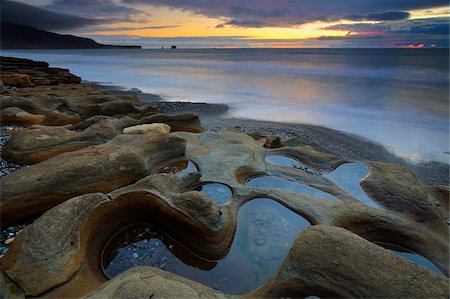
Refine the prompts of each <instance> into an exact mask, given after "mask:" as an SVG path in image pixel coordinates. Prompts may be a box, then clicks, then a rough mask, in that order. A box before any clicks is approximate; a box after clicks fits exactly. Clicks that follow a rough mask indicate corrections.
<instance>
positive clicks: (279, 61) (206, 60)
mask: <svg viewBox="0 0 450 299" xmlns="http://www.w3.org/2000/svg"><path fill="white" fill-rule="evenodd" d="M448 54H449V53H448V50H445V49H442V50H441V49H426V50H417V49H218V50H214V49H177V50H153V49H144V50H33V51H2V55H6V56H16V57H25V58H31V59H37V60H45V61H48V62H49V63H50V64H51V65H52V66H57V67H65V68H69V69H70V70H71V71H72V72H73V73H75V74H77V75H79V76H81V77H82V78H83V79H85V80H88V81H93V82H100V83H105V84H112V85H119V86H123V87H125V88H132V87H136V88H138V89H140V90H142V91H144V92H148V93H154V94H159V95H162V96H163V97H165V98H166V99H169V100H184V101H194V102H208V103H225V104H229V105H230V106H231V108H232V109H231V112H230V114H231V116H236V117H245V118H252V119H259V120H270V121H283V122H294V123H309V124H316V125H322V126H326V127H330V128H334V129H337V130H342V131H346V132H351V133H355V134H358V135H361V136H364V137H367V138H369V139H372V140H375V141H378V142H381V143H383V144H384V145H387V146H388V148H389V149H391V150H392V151H393V152H395V153H396V154H398V155H400V156H402V157H405V158H408V159H410V160H413V161H418V160H436V161H442V162H446V163H448V162H449V158H450V155H449V154H448V153H449V152H450V150H449V120H448V117H449V69H448V68H449V56H448Z"/></svg>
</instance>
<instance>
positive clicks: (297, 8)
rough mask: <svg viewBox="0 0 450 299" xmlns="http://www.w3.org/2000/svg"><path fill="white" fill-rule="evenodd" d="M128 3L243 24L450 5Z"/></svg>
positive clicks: (378, 15) (286, 0) (399, 14)
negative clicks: (170, 8) (169, 8)
mask: <svg viewBox="0 0 450 299" xmlns="http://www.w3.org/2000/svg"><path fill="white" fill-rule="evenodd" d="M122 1H123V2H124V3H128V4H143V5H145V4H148V5H160V6H169V7H174V8H179V9H184V10H189V11H193V12H195V13H198V14H202V15H206V16H209V17H221V18H225V19H226V21H227V22H228V24H230V25H233V26H240V27H262V26H268V27H269V26H271V27H275V26H276V27H292V26H295V25H299V24H304V23H308V22H314V21H337V20H342V19H348V18H350V19H352V20H359V21H364V20H374V21H387V20H403V19H406V18H408V17H409V13H408V11H409V10H413V9H426V8H433V7H441V6H447V5H448V4H449V1H448V0H403V1H399V0H395V1H394V0H364V1H363V0H345V1H336V0H314V1H306V0H227V1H205V0H122Z"/></svg>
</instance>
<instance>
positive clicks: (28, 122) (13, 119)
mask: <svg viewBox="0 0 450 299" xmlns="http://www.w3.org/2000/svg"><path fill="white" fill-rule="evenodd" d="M44 119H45V115H35V114H31V113H28V112H26V111H24V110H22V109H20V108H17V107H9V108H5V109H2V110H1V111H0V120H1V125H10V124H15V125H18V126H21V127H29V126H32V125H35V124H40V123H42V122H44Z"/></svg>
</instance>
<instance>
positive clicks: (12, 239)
mask: <svg viewBox="0 0 450 299" xmlns="http://www.w3.org/2000/svg"><path fill="white" fill-rule="evenodd" d="M13 241H14V238H9V239H6V241H5V245H10V244H11V243H12V242H13Z"/></svg>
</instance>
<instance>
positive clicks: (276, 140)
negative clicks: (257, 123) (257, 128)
mask: <svg viewBox="0 0 450 299" xmlns="http://www.w3.org/2000/svg"><path fill="white" fill-rule="evenodd" d="M249 135H250V136H252V137H253V138H254V139H255V140H261V139H263V140H264V143H263V146H264V147H265V148H280V147H283V143H282V142H281V140H280V137H278V136H266V135H265V134H261V133H251V134H249Z"/></svg>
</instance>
